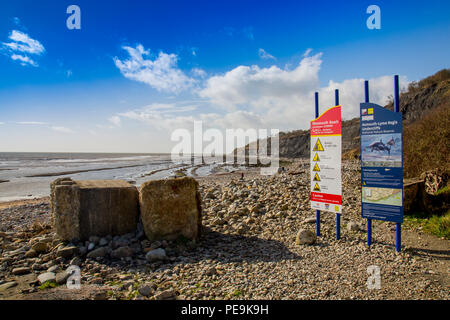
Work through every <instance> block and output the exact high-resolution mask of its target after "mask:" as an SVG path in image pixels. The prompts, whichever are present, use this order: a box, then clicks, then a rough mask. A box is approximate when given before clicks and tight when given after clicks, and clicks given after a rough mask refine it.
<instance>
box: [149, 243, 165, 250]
mask: <svg viewBox="0 0 450 320" xmlns="http://www.w3.org/2000/svg"><path fill="white" fill-rule="evenodd" d="M161 246H162V243H161V242H159V241H155V242H152V244H151V245H150V250H154V249H158V248H159V247H161Z"/></svg>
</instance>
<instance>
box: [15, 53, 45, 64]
mask: <svg viewBox="0 0 450 320" xmlns="http://www.w3.org/2000/svg"><path fill="white" fill-rule="evenodd" d="M11 59H13V60H19V61H20V62H21V63H20V64H21V65H22V66H26V65H30V66H33V67H37V66H38V64H37V63H36V62H35V61H33V60H32V59H30V58H29V57H28V56H22V55H20V54H12V55H11Z"/></svg>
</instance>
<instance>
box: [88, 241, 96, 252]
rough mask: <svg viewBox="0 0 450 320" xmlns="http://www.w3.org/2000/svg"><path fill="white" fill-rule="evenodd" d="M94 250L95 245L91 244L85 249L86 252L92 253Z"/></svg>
mask: <svg viewBox="0 0 450 320" xmlns="http://www.w3.org/2000/svg"><path fill="white" fill-rule="evenodd" d="M94 248H95V243H93V242H91V243H89V245H88V247H87V251H92V250H93V249H94Z"/></svg>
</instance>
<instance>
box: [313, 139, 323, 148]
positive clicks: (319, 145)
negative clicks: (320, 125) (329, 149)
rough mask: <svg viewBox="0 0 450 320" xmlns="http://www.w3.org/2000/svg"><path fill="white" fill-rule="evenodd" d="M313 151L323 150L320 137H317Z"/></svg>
mask: <svg viewBox="0 0 450 320" xmlns="http://www.w3.org/2000/svg"><path fill="white" fill-rule="evenodd" d="M313 151H324V149H323V145H322V142H320V139H317V142H316V144H315V145H314V149H313Z"/></svg>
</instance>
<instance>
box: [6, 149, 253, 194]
mask: <svg viewBox="0 0 450 320" xmlns="http://www.w3.org/2000/svg"><path fill="white" fill-rule="evenodd" d="M243 169H245V168H244V167H243V166H241V165H234V166H233V165H231V164H227V163H223V162H222V163H218V162H216V161H214V159H210V158H206V157H205V158H204V159H203V161H202V160H201V158H199V157H194V158H193V161H191V159H190V158H189V159H181V160H177V161H172V159H171V155H170V154H126V153H124V154H118V153H17V152H11V153H1V152H0V202H7V201H14V200H26V199H36V198H42V197H47V196H49V194H50V182H52V181H53V180H55V179H56V178H61V177H71V178H73V179H74V180H117V179H118V180H125V181H128V182H131V183H133V184H135V185H136V186H139V185H140V184H141V183H142V182H144V181H148V180H156V179H165V178H168V177H173V176H192V177H202V176H207V175H210V174H213V173H218V172H231V171H235V170H243Z"/></svg>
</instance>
